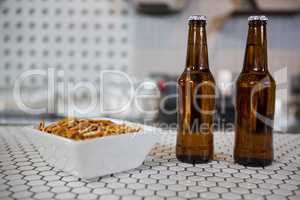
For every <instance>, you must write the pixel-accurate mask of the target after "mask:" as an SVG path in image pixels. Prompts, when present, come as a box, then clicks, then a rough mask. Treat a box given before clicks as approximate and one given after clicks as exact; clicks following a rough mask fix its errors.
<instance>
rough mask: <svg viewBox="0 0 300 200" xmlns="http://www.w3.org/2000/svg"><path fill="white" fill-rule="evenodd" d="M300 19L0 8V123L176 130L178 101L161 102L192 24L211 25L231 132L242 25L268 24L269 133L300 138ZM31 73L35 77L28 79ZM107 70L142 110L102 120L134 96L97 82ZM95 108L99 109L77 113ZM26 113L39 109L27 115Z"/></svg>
mask: <svg viewBox="0 0 300 200" xmlns="http://www.w3.org/2000/svg"><path fill="white" fill-rule="evenodd" d="M299 11H300V1H299V0H222V1H220V0H0V69H1V73H0V123H1V124H31V123H37V121H39V120H40V119H41V118H42V119H46V120H55V119H56V118H60V117H63V116H67V115H75V116H77V115H78V116H87V117H91V116H93V117H95V116H106V117H114V118H122V119H127V120H131V121H139V122H145V123H149V124H153V123H168V124H170V123H175V122H176V98H175V97H174V98H168V99H164V97H166V96H168V95H170V94H171V95H175V96H176V85H175V84H174V81H176V79H177V77H178V76H179V75H180V74H181V73H182V71H183V69H184V67H185V66H184V65H185V57H186V40H187V17H188V16H189V15H193V14H202V15H207V17H208V26H207V32H208V47H209V62H210V69H211V71H212V72H213V75H214V77H215V79H216V82H217V83H218V85H219V90H220V93H221V95H222V96H221V97H220V98H222V99H223V100H224V102H225V103H222V105H221V103H218V106H217V108H218V113H217V114H216V120H219V121H222V123H224V124H226V123H230V122H233V119H234V108H233V98H232V97H233V95H234V90H233V85H232V83H234V81H235V78H236V77H237V75H238V74H239V73H240V71H241V68H242V64H243V56H244V50H245V45H246V37H247V29H248V24H247V17H248V16H249V15H254V14H257V15H260V14H264V15H267V16H268V17H269V22H268V26H267V29H268V47H269V49H268V56H269V70H270V71H271V73H272V75H273V77H275V79H276V82H277V84H278V87H277V99H276V115H275V128H276V130H278V131H286V130H287V131H289V132H300V130H299V129H300V127H299V125H298V124H299V122H300V98H299V97H300V57H299V55H300V39H299V36H300V13H299ZM28 70H31V71H32V70H33V72H34V73H36V74H38V75H32V76H29V77H27V78H24V72H26V71H28ZM105 70H111V71H118V72H120V71H121V72H124V73H125V74H126V75H128V77H130V80H132V84H133V85H134V89H135V91H136V92H138V94H139V96H140V98H138V100H137V102H138V105H139V108H136V106H135V105H134V104H132V105H129V106H127V108H126V109H123V110H119V112H114V113H112V112H110V113H109V112H103V110H108V111H109V110H118V107H120V105H125V104H126V102H127V100H128V96H129V95H130V91H131V88H130V85H129V84H128V82H126V80H125V79H124V77H123V78H122V77H118V76H117V75H111V74H110V75H107V76H106V75H104V76H103V77H101V76H99V73H101V72H103V71H105ZM46 73H47V75H45V74H46ZM49 74H50V75H49ZM25 75H26V73H25ZM22 77H23V78H24V80H23V79H22ZM104 79H105V80H104ZM20 80H22V81H20ZM78 83H80V85H79V86H78V85H76V84H78ZM170 83H171V84H170ZM66 85H68V87H67V89H66ZM102 86H103V87H102ZM51 87H54V88H55V89H54V90H53V91H54V92H53V91H52V90H51V92H49V88H51ZM101 87H102V88H105V89H104V91H102V90H101V89H99V90H98V88H101ZM74 88H76V89H74ZM90 88H97V90H96V91H97V92H95V93H93V92H90V90H89V89H90ZM72 89H73V90H75V92H73V93H72V94H71V95H70V93H68V92H66V90H72ZM157 90H159V91H157ZM14 91H19V93H20V94H19V95H18V94H17V95H16V94H15V93H14ZM156 94H157V95H156ZM151 95H152V96H151ZM16 96H17V97H21V100H20V99H18V98H17V97H16ZM150 96H151V97H150ZM101 98H103V101H101V105H100V103H99V102H100V101H98V100H99V99H101ZM95 99H96V101H97V102H98V103H97V105H96V108H93V109H91V110H89V112H85V113H81V112H80V109H81V108H83V109H84V108H86V107H87V106H88V105H87V102H91V101H93V100H95ZM20 101H21V103H20ZM219 102H221V101H219ZM22 106H23V107H24V106H25V107H30V108H34V109H41V108H45V109H41V110H40V111H39V112H36V113H28V112H24V109H22ZM98 108H99V109H98ZM100 108H102V110H101V109H100ZM162 109H166V110H170V111H173V112H170V113H165V112H162V111H161V110H162ZM70 110H72V112H70ZM74 110H75V111H74ZM144 111H151V112H144ZM152 111H153V112H152Z"/></svg>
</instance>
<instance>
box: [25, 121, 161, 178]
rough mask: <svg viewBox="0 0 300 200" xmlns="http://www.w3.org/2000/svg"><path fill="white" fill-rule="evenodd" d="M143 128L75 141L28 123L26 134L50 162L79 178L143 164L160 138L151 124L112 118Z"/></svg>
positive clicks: (114, 171)
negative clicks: (136, 130) (29, 125)
mask: <svg viewBox="0 0 300 200" xmlns="http://www.w3.org/2000/svg"><path fill="white" fill-rule="evenodd" d="M110 120H112V121H114V122H116V123H126V124H129V125H130V124H131V125H136V126H140V127H142V128H143V130H141V131H140V132H138V133H128V134H122V135H115V136H105V137H99V138H93V139H87V140H82V141H75V140H71V139H67V138H64V137H61V136H56V135H51V134H47V133H42V132H41V131H39V130H37V129H35V128H32V127H25V128H24V134H26V137H27V138H28V139H29V140H30V141H31V142H32V143H33V144H34V145H35V146H36V148H37V149H38V151H39V152H40V154H41V155H42V157H43V158H44V159H45V161H46V162H48V163H49V164H50V165H52V166H54V167H56V168H58V169H61V170H63V171H66V172H69V173H70V174H73V175H75V176H77V177H80V178H85V179H87V178H93V177H97V176H103V175H107V174H112V173H116V172H121V171H125V170H129V169H133V168H136V167H138V166H139V165H141V164H142V163H143V161H144V159H145V157H146V156H147V154H148V153H149V151H150V150H151V148H152V146H153V145H154V144H155V143H156V142H157V141H158V134H156V132H155V131H154V130H155V129H154V128H152V127H149V126H142V125H138V124H133V123H129V122H126V121H118V120H113V119H110Z"/></svg>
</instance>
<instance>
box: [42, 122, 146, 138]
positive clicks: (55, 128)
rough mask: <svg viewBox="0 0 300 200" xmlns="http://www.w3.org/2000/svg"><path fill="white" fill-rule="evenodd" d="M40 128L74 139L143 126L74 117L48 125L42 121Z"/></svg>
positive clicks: (128, 130) (131, 129)
mask: <svg viewBox="0 0 300 200" xmlns="http://www.w3.org/2000/svg"><path fill="white" fill-rule="evenodd" d="M38 129H39V130H40V131H42V132H46V133H49V134H54V135H58V136H62V137H66V138H70V139H74V140H85V139H89V138H95V137H103V136H110V135H120V134H125V133H135V132H139V131H141V127H137V126H132V125H131V126H129V125H126V124H123V123H121V124H119V123H115V122H113V121H111V120H107V119H102V120H97V119H78V118H72V117H69V118H64V119H62V120H60V121H58V122H55V123H52V124H50V125H48V126H45V122H44V121H42V122H41V123H40V124H39V127H38Z"/></svg>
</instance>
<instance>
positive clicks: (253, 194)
mask: <svg viewBox="0 0 300 200" xmlns="http://www.w3.org/2000/svg"><path fill="white" fill-rule="evenodd" d="M20 131H22V130H21V128H20V127H5V126H3V127H0V199H105V200H106V199H130V200H134V199H155V200H156V199H255V200H258V199H297V200H299V199H300V134H299V135H292V134H274V149H275V162H274V164H273V165H271V166H268V167H266V168H254V167H243V166H240V165H237V164H234V163H233V162H232V157H231V151H232V141H233V133H223V134H222V133H215V152H216V159H215V161H212V162H210V163H208V164H197V165H194V166H193V165H190V164H184V163H180V162H178V161H177V160H176V158H175V154H174V144H175V132H165V134H162V136H161V141H160V143H159V144H157V145H156V146H155V147H154V148H153V150H152V152H151V154H150V155H149V156H148V157H147V159H146V160H145V162H144V163H143V165H142V166H140V167H139V168H137V169H134V170H130V171H126V172H122V173H117V174H113V175H110V176H106V177H102V178H96V179H93V180H81V179H78V178H76V177H74V176H72V175H69V174H67V173H65V172H62V171H60V170H57V169H55V168H53V167H51V166H49V165H48V164H47V163H46V162H45V161H44V160H43V159H42V158H41V156H40V155H39V153H38V152H37V151H36V149H35V148H34V146H32V144H30V143H29V142H28V141H27V140H26V139H25V138H24V137H23V136H22V135H21V134H20Z"/></svg>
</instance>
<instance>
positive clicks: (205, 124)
mask: <svg viewBox="0 0 300 200" xmlns="http://www.w3.org/2000/svg"><path fill="white" fill-rule="evenodd" d="M205 25H206V21H203V20H200V21H199V20H198V21H196V20H192V21H190V22H189V36H188V52H187V63H186V68H185V70H184V72H183V74H182V75H181V76H180V77H179V79H178V95H179V96H178V105H177V106H178V107H177V108H178V133H177V144H176V157H177V159H178V160H179V161H182V162H186V163H192V164H195V163H205V162H208V161H210V160H212V159H213V133H212V124H213V112H214V108H215V99H214V98H215V96H214V95H215V81H214V78H213V76H212V74H211V72H210V70H209V65H208V51H207V43H206V32H205Z"/></svg>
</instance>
